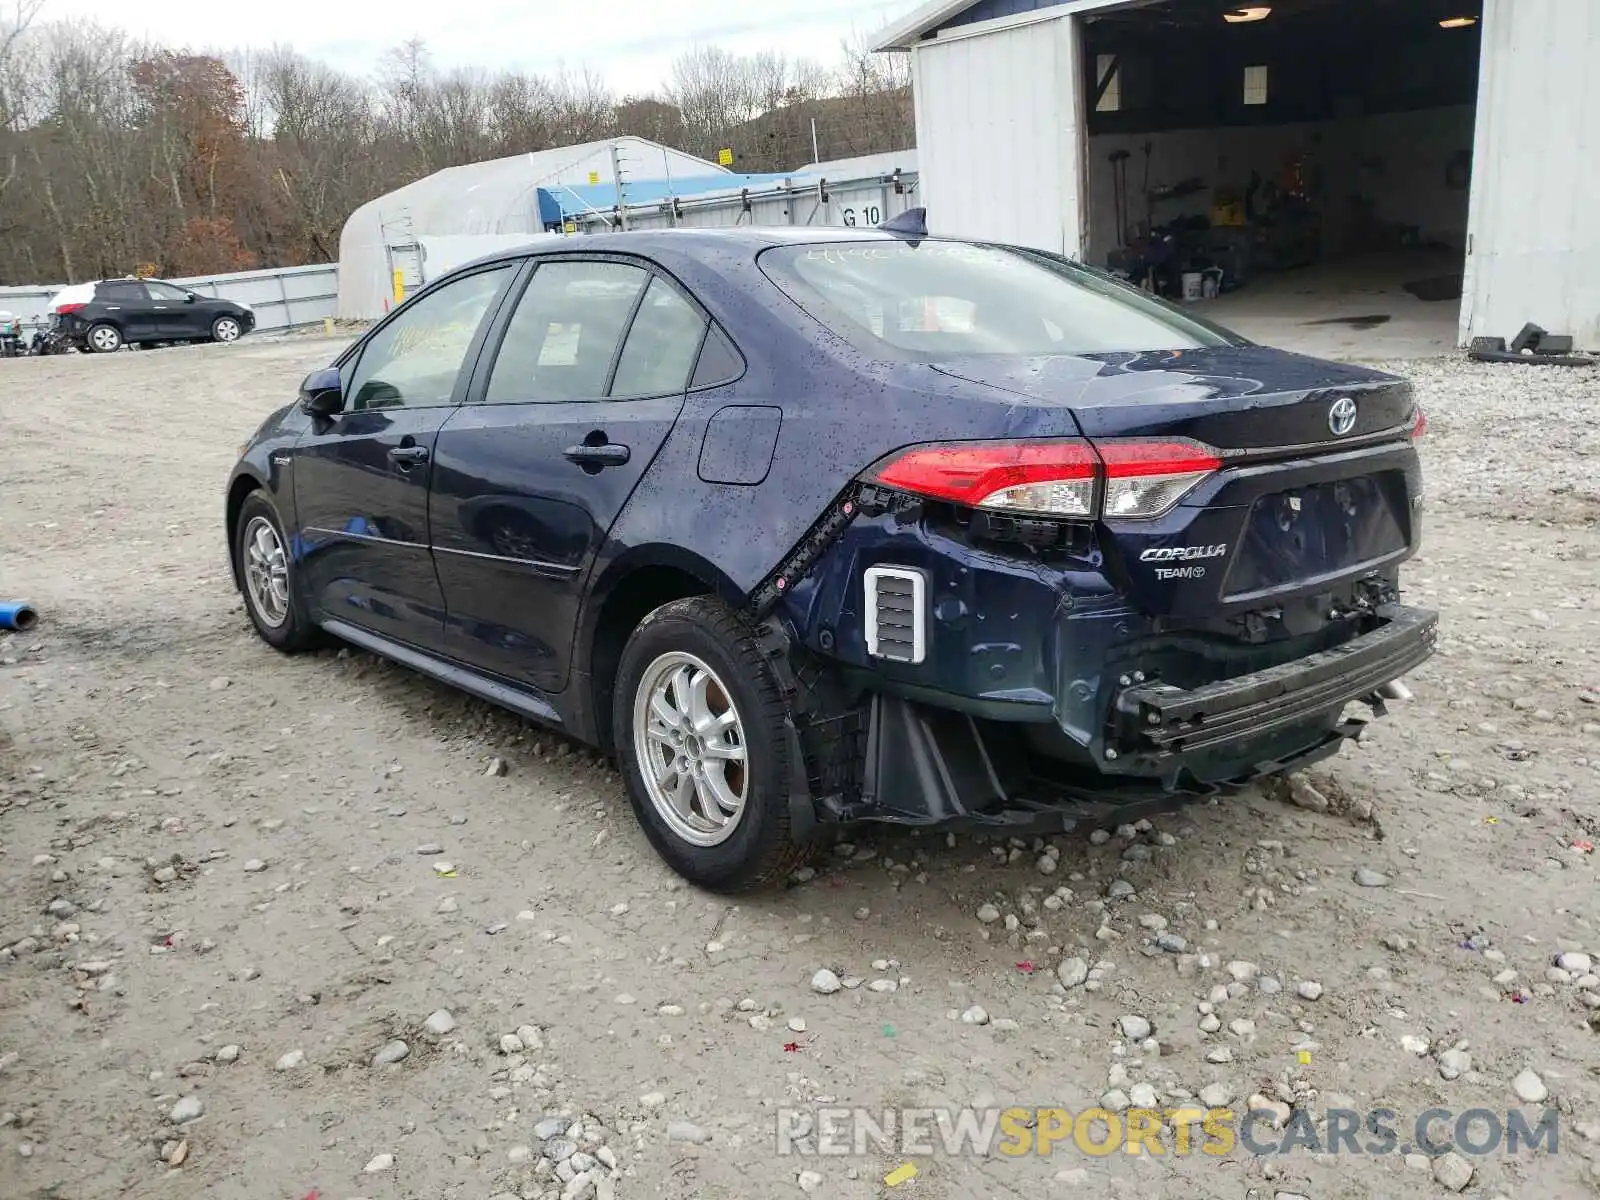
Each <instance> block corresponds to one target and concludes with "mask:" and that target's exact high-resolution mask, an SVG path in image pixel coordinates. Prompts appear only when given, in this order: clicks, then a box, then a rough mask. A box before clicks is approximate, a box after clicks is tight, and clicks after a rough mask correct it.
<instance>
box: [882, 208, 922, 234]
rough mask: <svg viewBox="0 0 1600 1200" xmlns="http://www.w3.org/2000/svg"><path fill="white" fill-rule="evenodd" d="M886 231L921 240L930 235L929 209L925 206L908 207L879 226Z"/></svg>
mask: <svg viewBox="0 0 1600 1200" xmlns="http://www.w3.org/2000/svg"><path fill="white" fill-rule="evenodd" d="M878 228H879V229H881V230H882V231H883V232H884V233H894V234H899V235H901V236H903V237H906V238H909V239H911V240H912V241H913V242H915V241H919V240H921V239H922V238H925V237H927V236H928V210H927V209H925V208H908V209H906V210H905V212H903V213H901V214H900V215H899V216H898V217H890V218H889V219H888V220H887V221H885V222H884V223H883V224H881V225H879V226H878Z"/></svg>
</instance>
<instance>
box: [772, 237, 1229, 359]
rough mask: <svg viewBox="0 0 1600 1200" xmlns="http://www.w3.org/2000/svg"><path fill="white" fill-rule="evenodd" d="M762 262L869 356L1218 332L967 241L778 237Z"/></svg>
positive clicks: (1025, 350)
mask: <svg viewBox="0 0 1600 1200" xmlns="http://www.w3.org/2000/svg"><path fill="white" fill-rule="evenodd" d="M760 263H761V269H762V270H763V271H764V272H765V273H766V275H767V277H768V278H769V279H771V280H772V281H773V282H774V283H775V284H777V285H778V287H779V288H781V289H782V290H783V291H784V292H785V293H787V294H788V296H789V297H790V298H791V299H792V300H794V301H795V303H797V304H799V305H800V307H801V308H803V309H805V310H806V311H807V312H809V313H810V314H811V315H812V316H813V317H815V318H816V319H817V320H818V321H820V322H821V323H822V324H823V325H825V326H826V327H827V328H829V329H830V330H832V331H833V332H834V333H836V334H838V335H839V336H841V337H843V338H845V339H846V340H847V341H850V342H851V343H852V344H854V345H855V346H857V347H858V348H859V349H861V350H862V351H863V352H864V353H867V354H870V355H873V356H874V357H888V358H912V359H920V360H924V361H932V360H936V359H940V358H952V357H963V356H967V355H1018V356H1021V355H1048V354H1097V353H1113V352H1117V351H1136V350H1195V349H1199V348H1200V347H1203V346H1221V345H1226V344H1228V340H1227V338H1226V337H1224V336H1222V335H1221V334H1219V333H1217V332H1214V331H1213V330H1211V329H1209V328H1208V327H1206V326H1204V325H1201V324H1198V323H1196V322H1192V321H1189V320H1188V319H1186V318H1185V317H1184V316H1183V314H1182V313H1179V312H1177V311H1175V310H1172V309H1168V308H1167V307H1165V306H1163V305H1161V304H1159V303H1157V302H1156V301H1154V300H1152V299H1149V298H1146V297H1143V296H1141V294H1140V293H1139V292H1137V291H1136V290H1134V289H1133V288H1129V287H1124V286H1123V285H1121V284H1119V283H1117V282H1116V281H1115V280H1112V279H1109V278H1106V277H1103V276H1099V275H1096V274H1094V273H1092V272H1089V271H1085V270H1082V269H1081V268H1076V267H1074V266H1071V265H1068V264H1060V265H1057V264H1054V263H1051V262H1048V261H1046V260H1044V259H1040V258H1036V257H1033V256H1031V255H1027V254H1023V253H1021V252H1018V251H1014V250H1008V249H1003V248H1000V247H995V246H980V245H975V244H972V243H970V242H947V241H938V240H931V239H930V240H926V241H922V242H919V243H917V244H915V245H913V244H912V243H910V242H904V241H881V242H879V241H871V242H836V243H828V244H820V245H811V246H780V247H774V248H773V249H771V250H767V251H766V252H764V253H763V254H762V255H761V258H760Z"/></svg>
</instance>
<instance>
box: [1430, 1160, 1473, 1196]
mask: <svg viewBox="0 0 1600 1200" xmlns="http://www.w3.org/2000/svg"><path fill="white" fill-rule="evenodd" d="M1473 1172H1474V1168H1473V1165H1472V1164H1471V1163H1470V1162H1468V1161H1467V1160H1466V1159H1464V1158H1462V1157H1461V1155H1459V1154H1457V1153H1456V1152H1455V1151H1454V1150H1451V1151H1449V1152H1448V1153H1445V1154H1441V1155H1440V1156H1439V1157H1438V1158H1436V1159H1434V1160H1433V1177H1434V1179H1435V1180H1436V1181H1438V1183H1439V1186H1441V1187H1443V1188H1444V1189H1445V1190H1447V1191H1451V1192H1459V1191H1462V1190H1463V1189H1464V1188H1465V1187H1466V1186H1467V1184H1469V1183H1471V1182H1472V1176H1473Z"/></svg>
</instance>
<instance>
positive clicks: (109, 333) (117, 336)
mask: <svg viewBox="0 0 1600 1200" xmlns="http://www.w3.org/2000/svg"><path fill="white" fill-rule="evenodd" d="M83 348H84V350H86V351H87V352H88V353H90V354H115V353H116V352H117V351H118V350H121V349H122V330H120V329H118V328H117V327H116V326H115V325H112V324H110V323H108V322H106V321H101V322H100V323H99V324H98V325H91V326H89V331H88V332H87V333H85V334H84V335H83Z"/></svg>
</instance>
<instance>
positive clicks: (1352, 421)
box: [1328, 396, 1356, 437]
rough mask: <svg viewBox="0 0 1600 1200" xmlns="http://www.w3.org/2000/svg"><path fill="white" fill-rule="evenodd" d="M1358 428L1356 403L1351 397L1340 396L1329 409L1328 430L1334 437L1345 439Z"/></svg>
mask: <svg viewBox="0 0 1600 1200" xmlns="http://www.w3.org/2000/svg"><path fill="white" fill-rule="evenodd" d="M1355 427H1356V402H1355V401H1354V400H1352V399H1350V397H1349V396H1340V397H1339V398H1338V399H1337V400H1335V401H1334V402H1333V407H1332V408H1330V409H1328V428H1329V429H1330V430H1332V431H1333V436H1334V437H1343V436H1344V435H1345V434H1347V433H1349V432H1350V431H1351V430H1352V429H1354V428H1355Z"/></svg>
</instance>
